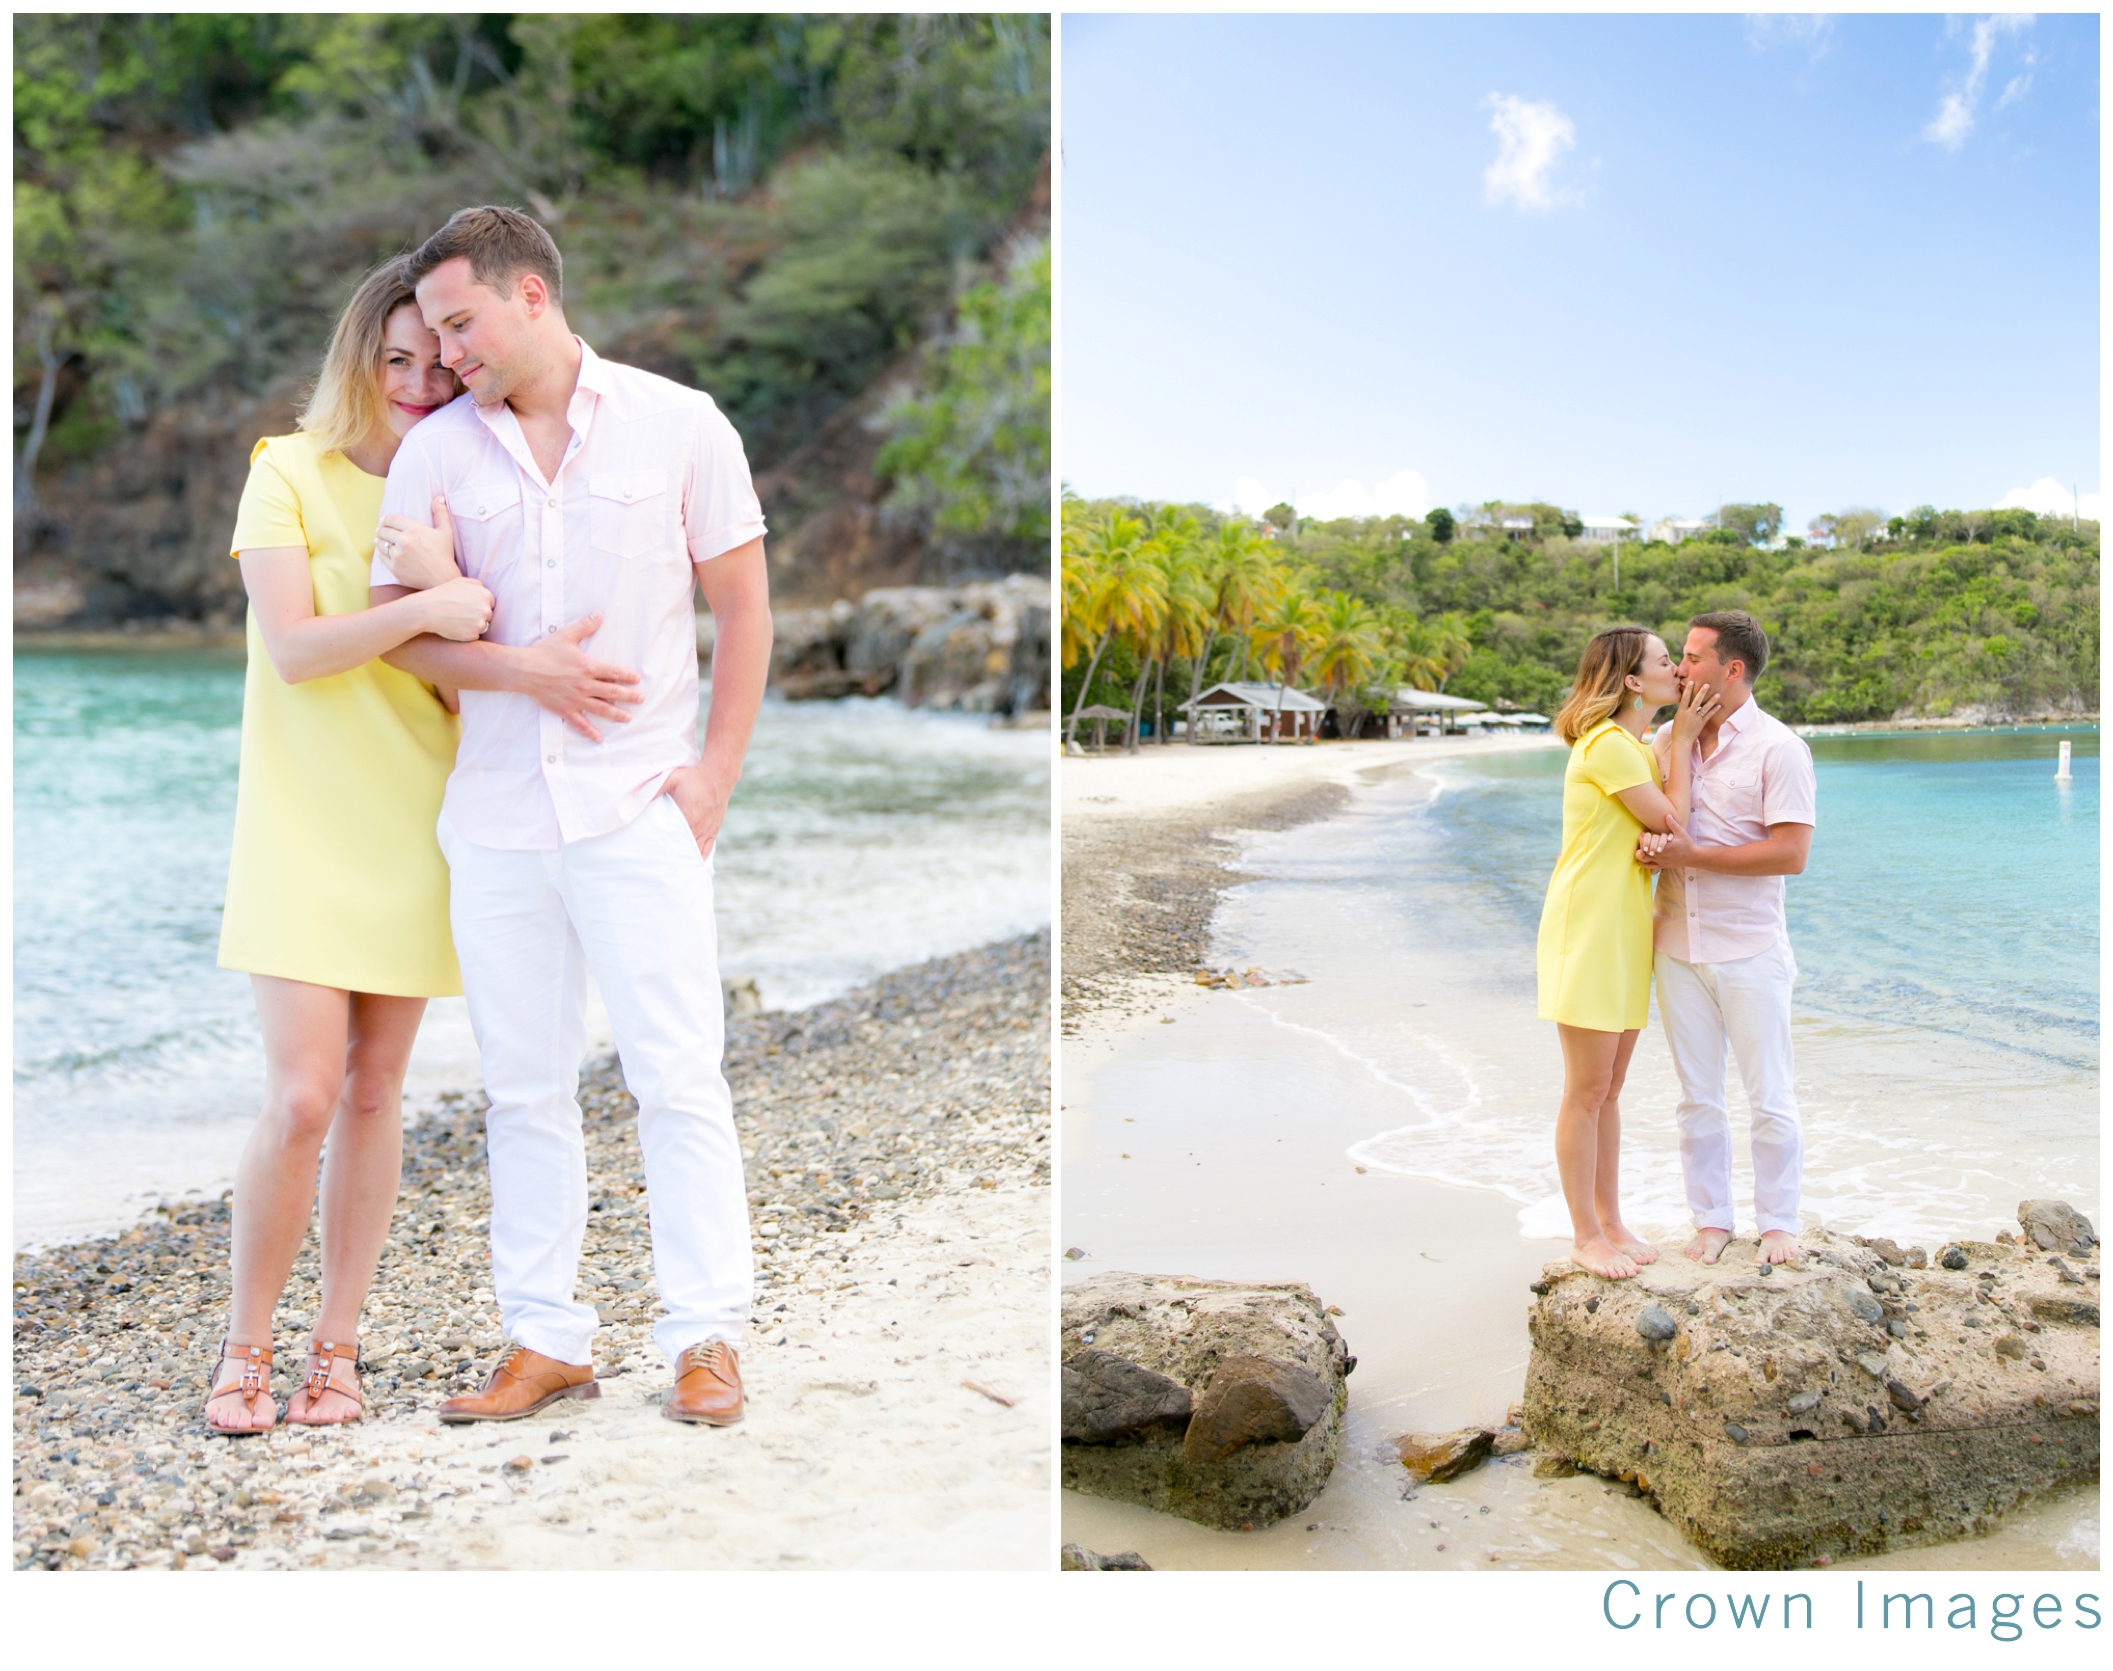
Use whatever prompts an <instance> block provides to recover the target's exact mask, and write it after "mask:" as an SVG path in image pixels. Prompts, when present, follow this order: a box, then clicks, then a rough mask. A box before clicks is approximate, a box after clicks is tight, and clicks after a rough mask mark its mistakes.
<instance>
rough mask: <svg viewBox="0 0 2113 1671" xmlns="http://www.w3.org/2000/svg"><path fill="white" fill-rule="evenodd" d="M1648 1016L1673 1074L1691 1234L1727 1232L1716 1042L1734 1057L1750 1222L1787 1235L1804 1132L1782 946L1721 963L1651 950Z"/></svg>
mask: <svg viewBox="0 0 2113 1671" xmlns="http://www.w3.org/2000/svg"><path fill="white" fill-rule="evenodd" d="M1652 967H1653V969H1654V971H1655V973H1656V974H1657V976H1658V1014H1659V1016H1660V1017H1661V1018H1662V1019H1663V1020H1664V1022H1665V1037H1666V1043H1667V1044H1668V1045H1670V1046H1671V1047H1672V1052H1673V1071H1674V1072H1676V1073H1677V1074H1679V1075H1680V1170H1681V1172H1682V1174H1683V1175H1684V1176H1685V1178H1686V1180H1687V1204H1688V1207H1689V1210H1690V1211H1692V1212H1693V1213H1694V1215H1695V1227H1696V1229H1698V1230H1702V1229H1716V1230H1730V1229H1732V1228H1734V1226H1733V1223H1732V1201H1731V1120H1730V1118H1729V1116H1728V1115H1727V1114H1726V1112H1725V1108H1724V1056H1725V1047H1726V1046H1727V1045H1729V1046H1730V1048H1731V1050H1732V1051H1733V1052H1734V1053H1735V1054H1736V1055H1737V1056H1738V1058H1739V1077H1740V1078H1741V1079H1742V1080H1743V1081H1745V1084H1746V1107H1747V1112H1748V1116H1749V1118H1750V1119H1751V1122H1752V1140H1753V1173H1754V1218H1755V1220H1756V1222H1757V1223H1758V1224H1759V1226H1760V1228H1761V1229H1762V1230H1764V1231H1767V1230H1787V1231H1789V1232H1790V1233H1791V1234H1792V1235H1793V1236H1794V1235H1796V1234H1797V1232H1798V1228H1799V1224H1800V1220H1799V1217H1798V1190H1799V1186H1800V1183H1801V1182H1802V1179H1803V1176H1804V1165H1805V1136H1804V1132H1803V1130H1802V1129H1801V1128H1800V1127H1799V1125H1798V1103H1797V1093H1796V1090H1795V1087H1794V1085H1793V1083H1792V1081H1793V1077H1794V1070H1793V1066H1792V1062H1791V1055H1790V986H1791V983H1792V982H1793V981H1795V980H1796V979H1797V972H1798V966H1797V960H1796V959H1795V958H1793V957H1792V956H1791V955H1790V947H1789V945H1788V944H1787V943H1785V942H1782V941H1778V942H1777V943H1776V944H1775V945H1773V946H1771V947H1769V949H1768V950H1767V951H1765V952H1759V953H1756V954H1755V955H1754V956H1752V957H1742V958H1735V959H1733V960H1731V961H1730V962H1726V963H1683V962H1681V961H1680V959H1678V958H1677V957H1668V956H1666V954H1665V953H1664V952H1660V953H1658V955H1657V957H1656V958H1655V959H1654V960H1653V965H1652Z"/></svg>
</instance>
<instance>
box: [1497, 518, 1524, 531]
mask: <svg viewBox="0 0 2113 1671" xmlns="http://www.w3.org/2000/svg"><path fill="white" fill-rule="evenodd" d="M1497 526H1498V527H1499V528H1501V529H1503V530H1504V532H1505V533H1507V534H1513V535H1517V534H1530V533H1532V532H1533V518H1532V517H1530V516H1506V517H1499V518H1498V519H1497Z"/></svg>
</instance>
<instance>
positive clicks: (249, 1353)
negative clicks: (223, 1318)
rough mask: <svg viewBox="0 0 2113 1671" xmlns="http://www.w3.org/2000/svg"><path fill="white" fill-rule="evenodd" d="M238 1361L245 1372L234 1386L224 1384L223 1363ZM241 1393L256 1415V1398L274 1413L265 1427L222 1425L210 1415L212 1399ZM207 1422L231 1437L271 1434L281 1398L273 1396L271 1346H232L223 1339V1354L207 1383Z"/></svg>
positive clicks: (221, 1350) (210, 1426)
mask: <svg viewBox="0 0 2113 1671" xmlns="http://www.w3.org/2000/svg"><path fill="white" fill-rule="evenodd" d="M223 1363H237V1364H240V1365H241V1366H242V1375H241V1378H240V1379H239V1380H237V1381H236V1382H234V1383H233V1384H232V1385H231V1386H225V1387H223V1386H221V1385H219V1381H220V1365H221V1364H223ZM230 1394H239V1395H240V1396H241V1399H242V1402H243V1405H244V1407H245V1408H246V1409H247V1410H248V1412H249V1413H250V1414H251V1415H252V1416H254V1415H255V1414H256V1413H257V1400H258V1399H260V1398H261V1399H263V1400H264V1407H265V1408H266V1409H267V1410H269V1411H270V1412H271V1420H270V1421H268V1422H266V1423H265V1424H264V1425H263V1426H262V1427H256V1426H250V1427H223V1426H222V1425H221V1424H220V1423H219V1422H216V1421H215V1420H213V1418H212V1415H211V1414H210V1412H211V1410H212V1407H213V1400H214V1399H216V1398H226V1397H228V1396H229V1395H230ZM205 1410H206V1412H207V1413H206V1417H205V1425H206V1426H207V1427H209V1428H211V1429H212V1430H213V1431H214V1432H215V1433H224V1434H226V1435H227V1436H228V1437H229V1438H230V1439H247V1438H249V1437H250V1436H252V1435H253V1434H258V1433H269V1432H270V1431H271V1430H272V1429H273V1428H274V1427H275V1426H277V1425H278V1421H279V1405H278V1401H277V1400H276V1399H274V1398H273V1397H272V1395H271V1348H270V1347H269V1346H233V1345H230V1344H229V1343H228V1341H227V1340H226V1339H225V1338H223V1339H222V1340H221V1342H220V1357H219V1360H218V1361H217V1362H216V1363H215V1364H214V1365H213V1373H212V1376H211V1378H210V1380H208V1382H207V1383H206V1394H205Z"/></svg>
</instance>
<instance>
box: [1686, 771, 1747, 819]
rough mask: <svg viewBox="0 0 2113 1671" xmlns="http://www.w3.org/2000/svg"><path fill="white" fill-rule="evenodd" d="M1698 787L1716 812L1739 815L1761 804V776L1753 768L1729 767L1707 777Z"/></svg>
mask: <svg viewBox="0 0 2113 1671" xmlns="http://www.w3.org/2000/svg"><path fill="white" fill-rule="evenodd" d="M1698 787H1699V788H1700V790H1701V793H1702V798H1703V799H1704V800H1705V801H1707V802H1708V803H1709V804H1710V807H1711V808H1712V809H1713V810H1714V811H1716V812H1719V813H1724V814H1731V813H1737V812H1741V811H1744V810H1748V809H1750V808H1752V807H1754V806H1756V805H1758V804H1759V801H1760V795H1761V774H1760V773H1759V772H1758V771H1757V770H1755V769H1754V768H1753V767H1752V766H1728V767H1726V768H1725V769H1724V770H1723V771H1721V772H1711V773H1709V774H1708V775H1706V776H1705V777H1704V778H1703V779H1702V781H1701V783H1700V785H1699V786H1698Z"/></svg>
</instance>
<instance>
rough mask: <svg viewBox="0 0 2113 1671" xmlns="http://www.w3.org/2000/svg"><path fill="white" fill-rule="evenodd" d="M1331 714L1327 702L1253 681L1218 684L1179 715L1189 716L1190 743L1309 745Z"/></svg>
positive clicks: (1317, 735) (1179, 710) (1188, 705)
mask: <svg viewBox="0 0 2113 1671" xmlns="http://www.w3.org/2000/svg"><path fill="white" fill-rule="evenodd" d="M1327 711H1328V705H1327V704H1326V703H1325V702H1317V701H1315V700H1314V699H1313V698H1312V697H1310V696H1308V695H1307V694H1306V693H1305V692H1304V691H1302V690H1285V691H1283V692H1281V693H1280V692H1279V691H1278V689H1277V687H1276V686H1275V685H1270V684H1258V683H1256V682H1254V681H1252V680H1241V681H1240V682H1238V683H1234V682H1232V681H1230V680H1228V681H1226V682H1224V683H1221V684H1215V685H1213V686H1211V688H1210V689H1209V690H1207V691H1205V692H1204V693H1203V694H1202V695H1201V696H1199V697H1197V698H1196V700H1195V701H1193V702H1184V703H1182V704H1181V706H1180V707H1179V708H1178V709H1177V710H1176V712H1178V713H1184V714H1187V715H1188V718H1189V741H1190V742H1192V743H1273V742H1279V741H1288V742H1295V743H1310V742H1312V741H1314V740H1315V739H1316V738H1317V737H1319V736H1320V734H1321V716H1322V715H1323V714H1325V713H1326V712H1327Z"/></svg>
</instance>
